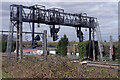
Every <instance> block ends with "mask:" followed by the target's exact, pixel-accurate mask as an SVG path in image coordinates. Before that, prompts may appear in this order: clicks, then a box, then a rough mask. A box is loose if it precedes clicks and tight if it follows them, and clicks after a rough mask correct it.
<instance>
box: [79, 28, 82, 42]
mask: <svg viewBox="0 0 120 80" xmlns="http://www.w3.org/2000/svg"><path fill="white" fill-rule="evenodd" d="M81 41H82V35H81V27H79V42H81Z"/></svg>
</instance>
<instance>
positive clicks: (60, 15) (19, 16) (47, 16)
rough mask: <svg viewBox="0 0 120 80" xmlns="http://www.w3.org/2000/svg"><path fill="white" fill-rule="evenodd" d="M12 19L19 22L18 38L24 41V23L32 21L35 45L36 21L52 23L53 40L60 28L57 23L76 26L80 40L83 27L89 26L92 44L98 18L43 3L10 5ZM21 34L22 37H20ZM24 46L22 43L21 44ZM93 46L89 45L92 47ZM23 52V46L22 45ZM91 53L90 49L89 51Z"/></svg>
mask: <svg viewBox="0 0 120 80" xmlns="http://www.w3.org/2000/svg"><path fill="white" fill-rule="evenodd" d="M10 21H11V22H15V23H16V24H17V33H19V35H17V38H19V41H20V42H22V23H23V22H29V23H32V45H33V46H34V23H38V24H40V23H42V24H47V25H50V32H51V37H53V41H55V40H57V39H55V38H57V33H58V31H59V29H60V28H56V27H55V25H64V26H72V27H75V28H76V32H77V37H78V38H79V41H82V40H83V38H82V35H83V33H82V31H81V27H83V28H89V41H90V44H91V29H94V28H96V26H97V24H96V23H97V19H96V18H94V17H89V16H87V14H85V13H84V14H82V13H80V14H71V13H65V12H64V10H63V9H59V8H51V9H46V8H45V6H42V5H33V6H23V5H16V4H13V5H10ZM20 36H21V37H20ZM19 45H20V46H22V44H19ZM90 47H91V46H89V48H90ZM21 53H22V47H21ZM89 53H90V51H89Z"/></svg>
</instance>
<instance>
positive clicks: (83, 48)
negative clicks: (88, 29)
mask: <svg viewBox="0 0 120 80" xmlns="http://www.w3.org/2000/svg"><path fill="white" fill-rule="evenodd" d="M88 45H89V41H84V42H79V44H78V49H79V54H80V58H83V57H84V56H87V54H88Z"/></svg>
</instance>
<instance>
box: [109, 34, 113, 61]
mask: <svg viewBox="0 0 120 80" xmlns="http://www.w3.org/2000/svg"><path fill="white" fill-rule="evenodd" d="M112 52H113V44H112V36H110V54H109V57H110V60H112Z"/></svg>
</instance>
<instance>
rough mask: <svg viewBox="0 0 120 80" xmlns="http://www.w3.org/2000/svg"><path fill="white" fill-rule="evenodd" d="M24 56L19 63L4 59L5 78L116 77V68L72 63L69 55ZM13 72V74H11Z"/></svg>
mask: <svg viewBox="0 0 120 80" xmlns="http://www.w3.org/2000/svg"><path fill="white" fill-rule="evenodd" d="M41 58H43V56H39V57H38V56H24V58H23V60H21V61H19V62H18V63H16V62H15V60H13V61H11V62H7V61H3V64H2V67H3V78H10V77H13V78H98V77H100V78H116V77H117V71H116V70H115V69H105V68H99V67H88V66H85V65H81V64H80V63H72V62H70V59H69V58H67V57H59V56H56V57H54V56H49V57H48V60H47V61H42V60H40V59H41ZM10 73H11V74H10Z"/></svg>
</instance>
